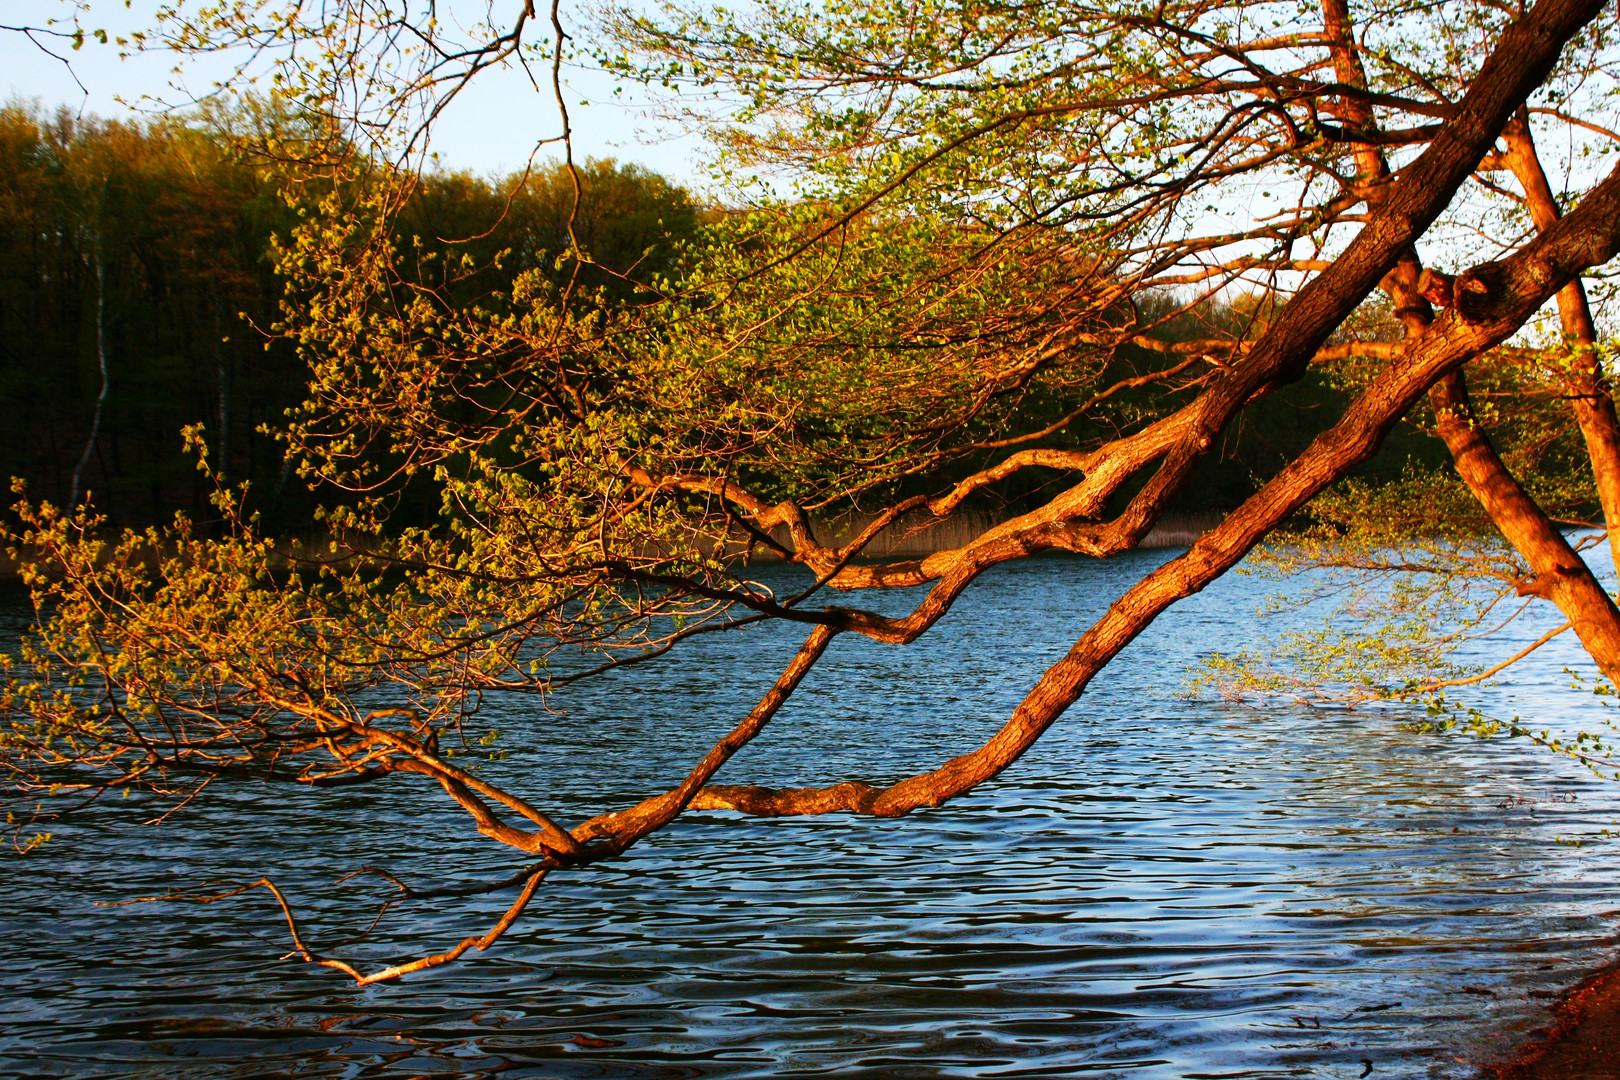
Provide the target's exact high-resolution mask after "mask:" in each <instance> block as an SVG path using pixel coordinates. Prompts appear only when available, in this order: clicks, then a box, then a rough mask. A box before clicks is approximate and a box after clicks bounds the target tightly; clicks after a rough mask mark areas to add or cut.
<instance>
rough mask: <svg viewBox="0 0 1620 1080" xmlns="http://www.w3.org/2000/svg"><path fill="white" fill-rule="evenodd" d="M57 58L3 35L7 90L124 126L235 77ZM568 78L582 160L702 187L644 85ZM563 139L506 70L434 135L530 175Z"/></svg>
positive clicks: (11, 15)
mask: <svg viewBox="0 0 1620 1080" xmlns="http://www.w3.org/2000/svg"><path fill="white" fill-rule="evenodd" d="M153 6H155V5H153V4H150V3H145V2H143V3H140V4H136V5H135V8H144V9H147V10H140V11H138V10H135V9H128V10H126V9H125V8H124V6H123V4H122V3H117V2H92V4H91V6H90V10H89V13H88V15H86V16H85V17H84V19H83V23H84V25H85V27H86V28H87V29H93V28H105V29H106V30H107V31H108V32H109V33H111V34H114V35H116V34H120V33H127V32H129V31H132V30H137V29H140V28H142V27H143V26H145V25H146V24H147V23H148V22H150V16H151V11H150V9H151V8H152V7H153ZM71 15H72V5H71V4H70V3H66V2H64V0H8V2H7V4H6V5H5V14H4V16H3V17H0V24H4V25H7V26H34V27H42V26H44V25H45V24H46V22H47V20H50V19H63V20H66V19H70V18H71ZM41 40H44V39H41ZM57 51H59V52H61V54H62V55H64V56H66V57H68V58H69V59H70V60H71V62H72V68H71V70H70V69H69V67H68V65H67V64H64V63H63V62H62V60H60V59H58V58H57V57H55V56H53V55H51V54H49V53H47V52H46V51H45V50H44V49H42V48H40V46H39V45H38V44H35V43H34V42H33V41H31V40H30V39H29V38H28V37H26V36H24V35H23V34H21V33H18V32H10V33H0V72H4V75H0V93H3V94H4V97H5V98H6V99H7V100H15V101H21V102H33V101H38V102H39V103H40V104H41V105H42V106H44V107H45V108H47V109H54V108H56V107H57V106H63V107H65V108H68V109H70V110H72V111H74V112H78V111H80V110H83V111H84V113H86V114H95V115H97V116H100V117H103V118H106V119H109V120H123V119H132V118H135V117H136V116H139V115H143V114H149V113H151V112H152V111H154V110H161V108H162V103H165V102H166V103H169V104H175V105H178V104H183V103H184V102H186V101H187V100H189V99H188V97H187V96H186V95H187V93H189V94H191V95H201V94H205V93H207V92H208V90H209V88H210V86H211V84H212V82H213V81H214V80H216V79H218V78H220V77H221V76H222V75H223V74H224V73H225V72H226V71H227V70H228V68H227V66H226V65H224V64H222V63H220V62H218V61H217V60H211V59H209V58H199V57H190V58H187V60H186V64H185V67H184V69H183V70H182V71H181V72H180V73H179V74H178V75H177V74H176V70H175V59H174V57H173V55H172V54H167V53H159V54H145V55H141V54H135V55H125V56H121V55H120V54H122V53H125V52H126V50H123V49H120V48H119V47H118V46H116V45H114V44H107V45H102V44H100V43H99V42H96V41H94V40H89V39H87V40H86V41H85V43H84V47H83V48H82V49H80V50H79V51H78V52H71V51H69V50H67V49H65V48H64V49H59V50H57ZM567 79H568V87H569V88H570V89H571V90H572V91H574V94H573V97H572V99H571V100H570V102H569V105H570V108H571V109H574V110H579V112H578V115H576V116H575V131H574V152H575V154H576V155H577V156H578V157H580V158H582V159H583V158H586V157H598V158H610V157H611V158H619V159H621V160H625V161H634V162H637V163H638V164H642V165H645V166H647V167H648V168H651V169H653V170H655V171H657V172H659V173H661V174H663V175H664V176H667V177H669V178H670V179H672V180H675V181H676V182H679V183H683V184H687V185H693V184H701V180H702V178H703V169H702V165H701V162H700V160H699V159H700V154H699V153H698V151H699V147H700V142H699V140H698V139H696V138H695V137H693V136H691V135H685V136H677V135H676V134H673V133H671V131H670V130H669V129H667V128H665V127H663V126H661V125H659V123H658V122H657V119H656V118H655V117H654V116H653V115H652V114H651V111H650V108H649V105H648V102H647V99H646V97H645V95H644V94H643V93H641V91H640V88H639V87H638V86H636V85H634V84H633V83H629V82H627V81H624V80H619V79H615V78H612V77H611V76H609V75H607V74H605V73H603V72H601V71H600V70H597V69H595V68H594V67H588V66H585V65H584V64H583V63H581V64H576V65H574V66H573V68H572V70H570V72H569V74H568V76H567ZM583 103H588V104H583ZM556 133H557V115H556V110H555V108H554V106H553V105H552V103H551V101H550V98H549V97H548V96H547V95H542V94H536V93H535V92H534V89H533V87H531V86H530V85H529V83H528V79H527V77H526V76H525V75H524V74H523V73H522V72H521V71H519V70H517V69H515V68H506V69H502V70H495V71H489V72H486V73H484V74H483V75H482V76H481V77H480V78H479V79H477V80H475V81H474V82H473V84H472V85H471V86H470V87H469V88H468V90H467V91H466V94H465V95H464V96H463V97H462V99H461V100H459V101H458V102H456V103H454V104H453V105H452V106H451V109H450V111H448V112H447V114H446V116H445V118H444V122H443V123H441V124H440V125H439V126H438V128H437V129H436V130H435V132H434V136H433V149H434V151H435V152H437V153H438V154H439V159H440V161H441V162H443V163H444V164H445V165H447V166H448V167H450V168H455V169H470V170H472V171H473V172H477V173H481V174H486V175H494V174H504V173H511V172H515V171H519V170H521V169H522V168H523V166H524V163H525V162H526V161H527V160H528V156H529V152H530V151H531V150H532V149H533V146H534V143H535V142H536V141H537V140H539V139H543V138H548V137H551V136H554V135H555V134H556Z"/></svg>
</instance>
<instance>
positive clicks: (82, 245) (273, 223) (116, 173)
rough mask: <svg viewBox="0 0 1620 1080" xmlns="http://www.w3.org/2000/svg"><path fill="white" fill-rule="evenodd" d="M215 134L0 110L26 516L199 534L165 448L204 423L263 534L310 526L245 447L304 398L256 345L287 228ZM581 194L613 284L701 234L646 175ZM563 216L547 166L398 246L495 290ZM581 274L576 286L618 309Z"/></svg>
mask: <svg viewBox="0 0 1620 1080" xmlns="http://www.w3.org/2000/svg"><path fill="white" fill-rule="evenodd" d="M232 119H233V118H220V117H208V116H199V117H192V118H190V119H181V120H175V119H171V120H160V121H154V122H152V123H149V124H140V125H137V124H126V123H117V122H109V121H101V120H96V119H79V118H76V117H74V116H73V115H72V114H70V113H67V112H59V113H56V114H54V115H47V114H44V113H42V112H40V111H39V110H37V109H33V108H29V107H26V106H19V105H12V106H9V107H5V108H3V109H0V404H3V406H4V416H5V422H4V423H3V424H0V477H6V476H19V477H22V478H24V479H25V480H26V481H27V483H28V492H29V495H30V496H31V497H32V498H35V499H48V500H50V501H52V502H55V503H57V504H59V505H62V504H66V503H68V502H70V501H71V500H72V499H73V498H74V496H75V493H76V492H75V487H76V486H77V493H78V494H80V495H81V496H82V495H83V494H84V493H85V492H88V493H89V495H90V498H91V499H92V500H93V504H94V506H95V507H96V509H97V510H98V511H100V512H101V513H104V514H106V515H108V517H109V518H110V519H111V520H112V522H113V523H114V524H116V525H128V526H140V525H144V524H148V523H153V522H156V521H160V520H166V519H168V518H169V517H171V516H172V515H173V514H174V513H175V512H176V511H177V510H184V511H187V512H188V513H191V514H193V515H194V516H199V517H203V518H206V517H208V516H210V513H209V504H208V495H209V491H210V488H209V485H208V483H207V481H206V480H205V479H204V478H203V477H202V476H201V475H200V474H199V473H198V472H197V470H196V468H195V459H194V457H193V456H191V455H187V454H185V453H184V452H183V449H182V443H181V436H180V431H181V429H182V428H184V427H186V426H187V425H191V424H197V423H201V424H203V425H204V427H205V436H206V439H207V443H208V447H209V451H210V458H211V460H212V461H213V462H214V463H215V466H216V467H222V468H223V472H224V473H225V474H226V476H227V477H228V478H230V479H231V480H249V481H251V488H250V491H251V502H252V505H253V507H254V508H255V509H257V510H258V511H260V512H261V513H262V514H264V516H265V524H266V526H267V528H268V529H269V530H270V531H272V532H299V531H303V530H306V529H307V528H308V527H309V523H310V514H311V511H312V509H313V502H312V496H311V495H310V493H309V492H308V491H307V490H305V488H304V485H302V484H301V483H300V482H298V481H297V480H296V479H294V478H291V477H289V476H288V474H287V470H286V468H285V467H284V455H283V453H282V447H281V446H280V444H278V443H277V442H276V440H275V439H274V438H272V437H270V436H268V435H266V434H264V433H262V432H261V430H260V428H261V426H262V425H265V424H270V425H275V424H276V423H277V422H279V421H280V420H281V419H282V417H283V415H284V413H285V411H286V410H287V409H288V408H290V407H292V406H294V405H296V404H297V403H298V402H300V401H301V400H303V396H304V390H305V379H306V377H307V372H306V370H305V368H304V366H303V364H302V363H301V361H300V360H299V358H298V356H297V355H296V353H295V351H294V349H293V348H292V347H291V346H290V345H289V344H288V343H287V342H285V341H281V340H277V339H275V338H274V336H273V335H271V334H269V333H268V330H269V328H271V327H272V326H273V325H274V324H275V322H276V320H277V317H278V314H279V310H280V304H281V303H282V302H283V284H282V282H281V280H280V279H279V278H278V277H277V276H276V274H275V270H274V258H273V247H272V245H273V237H276V236H278V235H279V236H283V237H285V236H286V235H287V233H288V232H289V231H290V229H291V228H292V227H293V225H294V223H295V222H296V220H297V210H296V208H295V207H294V206H293V205H292V204H291V203H290V202H289V200H288V199H287V198H285V197H284V195H283V190H284V186H283V184H282V183H281V181H280V179H279V176H278V173H277V171H276V169H275V168H274V166H273V165H267V164H265V163H261V162H256V161H253V160H249V159H246V158H244V157H243V156H242V155H241V154H240V153H239V152H238V150H237V145H238V140H237V139H235V138H233V136H232V131H231V127H230V123H231V121H232ZM236 119H240V118H236ZM252 119H255V120H256V121H258V122H262V119H263V118H262V117H261V118H252ZM582 173H583V176H582V180H583V196H582V199H581V202H580V206H579V211H578V214H577V219H576V222H575V233H576V235H577V236H578V237H579V239H580V242H581V244H582V245H583V246H585V247H586V249H587V250H588V251H590V253H591V255H592V257H593V258H594V259H595V260H596V262H597V263H599V264H600V265H601V266H602V267H606V268H608V270H617V271H628V270H630V269H631V268H632V267H635V268H636V269H637V270H638V272H639V273H642V274H646V273H649V272H651V271H654V270H656V269H657V263H658V261H659V259H660V258H664V257H667V254H668V252H669V251H670V250H671V249H672V245H673V242H674V241H675V240H678V239H679V238H681V237H683V236H687V235H690V234H691V232H692V231H693V230H694V229H695V228H696V226H697V223H698V220H699V211H698V208H697V207H696V205H695V204H694V203H693V201H692V199H691V198H690V197H689V196H688V195H687V193H686V192H684V191H683V190H682V189H680V188H678V187H676V186H674V185H672V184H670V183H668V182H667V181H665V180H664V179H663V178H661V177H659V176H657V175H655V174H653V173H651V172H648V171H646V170H643V169H640V168H638V167H636V166H623V165H618V164H616V163H614V162H592V163H590V164H588V165H586V166H585V167H584V168H583V170H582ZM572 202H573V184H572V181H571V179H570V178H569V177H568V175H567V174H566V172H565V171H563V170H562V169H561V168H560V167H555V166H552V167H546V168H540V169H536V170H534V171H532V172H531V173H530V174H529V175H527V176H526V177H507V178H498V179H486V178H481V177H477V176H473V175H470V174H467V173H443V174H435V175H431V176H429V177H427V178H426V179H425V180H424V181H423V182H422V183H421V184H419V185H418V186H417V187H416V188H415V190H414V193H413V195H412V197H411V201H410V202H409V204H408V205H407V206H406V207H405V208H404V211H403V212H402V213H401V214H400V215H399V216H398V219H397V222H398V223H397V226H396V227H397V230H398V232H399V234H400V241H401V242H402V243H409V244H412V245H414V246H415V247H416V248H417V250H419V251H420V252H422V253H423V254H430V253H439V254H443V253H446V252H451V251H453V252H455V253H456V254H458V255H459V254H461V253H465V254H468V255H470V256H472V258H473V259H474V260H475V262H476V264H478V265H481V266H485V267H490V266H492V265H493V264H495V263H496V261H497V260H496V259H495V256H496V255H497V254H499V253H501V252H505V253H506V254H505V255H504V256H503V257H502V258H500V259H499V260H498V263H499V265H498V269H494V270H490V269H486V270H485V271H484V272H483V273H482V274H480V275H479V276H478V278H477V280H476V281H475V282H472V283H470V284H465V285H464V287H466V288H472V289H476V290H479V291H498V290H500V289H501V288H502V287H503V285H505V284H509V283H510V281H511V279H512V277H513V276H515V275H516V274H518V273H520V272H523V271H525V270H530V269H539V270H542V271H545V272H548V273H549V272H555V268H556V264H557V259H558V256H559V254H560V253H562V252H563V251H565V250H566V248H567V242H568V241H567V231H566V230H567V218H568V210H569V207H570V206H571V205H572ZM649 252H651V254H649ZM649 260H650V262H651V265H649ZM428 261H431V260H428ZM588 270H589V271H590V272H591V273H594V274H595V278H594V279H592V280H590V281H587V282H586V283H585V284H587V285H589V286H590V287H593V288H596V287H600V288H604V289H607V290H609V291H611V290H613V289H615V288H624V286H623V283H622V282H621V281H620V280H619V279H617V278H615V277H614V276H613V275H612V274H611V273H606V272H604V271H602V270H599V269H596V268H588ZM98 411H99V420H98Z"/></svg>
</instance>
